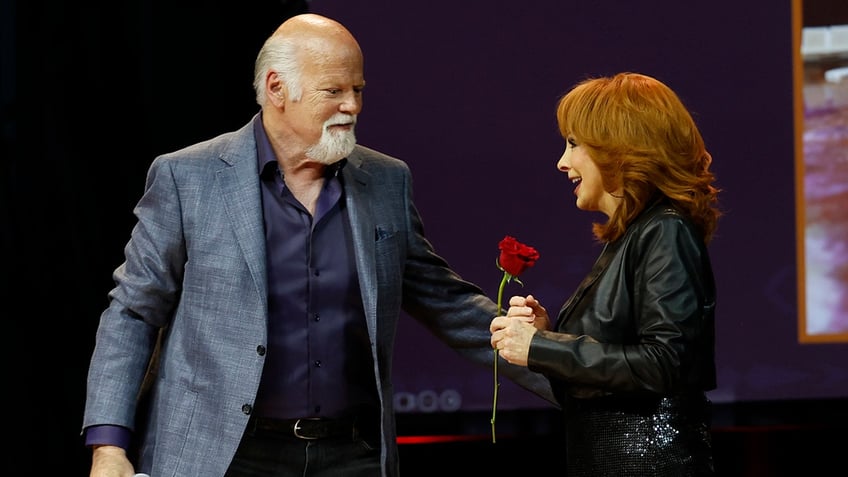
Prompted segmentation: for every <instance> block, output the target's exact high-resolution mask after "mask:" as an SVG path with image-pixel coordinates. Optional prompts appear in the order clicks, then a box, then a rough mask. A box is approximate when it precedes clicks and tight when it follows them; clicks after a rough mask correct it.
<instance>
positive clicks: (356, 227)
mask: <svg viewBox="0 0 848 477" xmlns="http://www.w3.org/2000/svg"><path fill="white" fill-rule="evenodd" d="M342 178H343V179H344V187H345V205H346V206H347V213H348V218H349V220H350V229H351V235H352V236H353V250H354V254H355V255H356V272H357V274H358V275H359V288H360V293H361V294H362V305H363V307H364V309H365V320H366V322H367V324H368V333H369V334H370V335H371V338H372V339H375V340H376V338H377V269H376V264H375V263H376V261H375V258H374V253H375V248H374V240H375V236H374V234H375V224H374V219H373V217H374V215H373V214H372V213H371V205H370V201H371V199H372V197H371V195H372V194H371V191H370V190H369V180H370V176H369V174H368V173H367V172H365V171H364V170H362V161H361V160H360V159H359V158H357V157H356V156H355V153H354V155H352V156H351V157H349V158H348V164H347V165H346V166H345V167H344V168H343V169H342Z"/></svg>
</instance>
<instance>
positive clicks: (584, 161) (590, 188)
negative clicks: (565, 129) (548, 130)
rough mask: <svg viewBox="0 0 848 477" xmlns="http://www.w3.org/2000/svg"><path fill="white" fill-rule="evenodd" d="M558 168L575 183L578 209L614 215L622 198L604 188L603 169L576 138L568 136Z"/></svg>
mask: <svg viewBox="0 0 848 477" xmlns="http://www.w3.org/2000/svg"><path fill="white" fill-rule="evenodd" d="M557 169H559V170H560V171H561V172H565V173H566V174H568V178H569V179H570V180H571V183H572V184H574V185H575V188H574V195H576V196H577V208H578V209H580V210H588V211H599V212H603V213H604V214H606V215H607V216H608V217H609V216H612V214H613V212H615V209H616V207H617V206H618V201H620V200H621V199H619V198H616V197H613V196H612V195H611V194H610V193H608V192H606V191H605V190H604V182H603V179H602V178H601V171H600V170H599V169H598V166H597V165H596V164H595V161H593V160H592V158H591V157H589V153H588V151H587V150H586V148H585V147H580V144H578V143H577V142H576V141H575V140H574V139H572V138H568V140H566V143H565V151H563V153H562V157H560V158H559V162H557Z"/></svg>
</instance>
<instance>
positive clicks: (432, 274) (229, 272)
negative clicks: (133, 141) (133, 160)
mask: <svg viewBox="0 0 848 477" xmlns="http://www.w3.org/2000/svg"><path fill="white" fill-rule="evenodd" d="M257 120H259V119H258V115H257V116H256V117H254V121H257ZM342 174H343V183H344V189H345V192H344V197H345V200H346V206H347V211H348V214H349V218H350V224H351V229H352V230H351V232H352V237H353V244H354V250H355V256H356V271H357V273H358V276H359V284H360V289H361V290H362V302H363V304H364V308H365V316H366V319H367V324H368V333H369V336H370V338H371V343H372V346H371V351H372V357H373V360H374V363H375V368H374V375H375V377H376V380H377V385H378V388H379V389H378V391H379V397H380V402H381V404H382V433H381V438H382V449H383V452H382V459H383V468H384V472H383V474H384V475H385V476H397V475H398V454H397V444H396V441H395V440H396V431H395V416H394V408H393V405H392V401H393V389H392V379H391V376H392V355H393V352H394V351H393V348H394V338H395V330H396V327H397V321H398V318H399V316H400V311H401V308H403V310H405V311H406V312H407V313H408V314H409V315H410V316H413V317H415V318H416V319H417V320H418V321H420V322H421V323H422V324H423V325H424V326H425V327H426V328H428V329H429V330H431V331H432V332H433V333H434V334H435V335H436V336H438V337H439V338H440V339H441V340H442V341H444V342H445V343H446V344H447V345H449V346H451V347H452V348H454V349H456V350H457V351H458V352H459V353H461V354H463V355H465V356H466V357H468V358H470V359H471V360H473V361H475V362H478V363H480V364H481V365H487V366H489V367H491V364H492V363H491V361H492V348H491V346H490V344H489V338H490V334H489V331H488V326H489V322H490V321H491V319H492V317H493V316H495V308H496V305H495V304H494V303H493V302H492V301H491V300H489V299H488V298H487V297H486V296H484V295H483V293H482V292H481V290H480V289H478V288H477V287H476V286H474V285H472V284H470V283H468V282H465V281H463V280H462V279H460V277H458V276H457V275H456V274H455V273H454V272H452V271H451V270H450V269H449V268H448V266H447V264H446V263H445V261H444V260H443V259H442V258H440V257H439V256H438V255H437V254H436V253H435V252H434V250H433V249H432V247H431V245H430V243H429V242H428V241H427V240H426V239H425V237H424V236H423V229H422V224H421V219H420V217H419V215H418V213H417V211H416V209H415V206H414V205H413V200H412V184H411V176H410V172H409V169H408V167H407V166H406V164H405V163H403V162H401V161H400V160H398V159H395V158H392V157H389V156H386V155H384V154H381V153H379V152H377V151H374V150H371V149H368V148H366V147H362V146H357V147H356V149H355V150H354V151H353V153H352V154H350V156H349V157H348V164H347V165H346V166H345V167H344V168H343V169H342ZM260 200H261V199H260V183H259V171H258V170H257V158H256V143H255V140H254V135H253V123H252V122H251V123H249V124H247V125H246V126H244V127H242V128H241V129H240V130H238V131H235V132H231V133H227V134H223V135H221V136H219V137H217V138H214V139H212V140H209V141H206V142H203V143H200V144H196V145H193V146H190V147H187V148H185V149H182V150H180V151H177V152H174V153H170V154H165V155H163V156H160V157H158V158H156V160H155V161H154V162H153V163H152V165H151V167H150V170H149V172H148V176H147V180H146V185H145V190H144V194H143V196H142V198H141V199H140V201H139V202H138V204H137V206H136V208H135V210H134V212H135V215H136V216H137V218H138V223H137V224H136V226H135V227H134V229H133V231H132V236H131V239H130V241H129V242H128V244H127V245H126V248H125V255H126V261H125V262H124V263H123V264H121V266H120V267H118V268H117V269H116V270H115V272H114V275H113V277H114V279H115V283H116V286H115V288H113V289H112V290H111V291H110V293H109V299H110V302H109V306H108V308H107V309H106V310H105V311H104V312H103V314H102V315H101V318H100V324H99V328H98V331H97V342H96V346H95V349H94V353H93V356H92V361H91V367H90V370H89V375H88V390H87V397H86V403H85V414H84V419H83V428H85V427H87V426H92V425H98V424H113V425H120V426H124V427H127V428H129V429H133V430H135V431H136V433H137V434H138V433H140V434H141V436H140V439H141V440H140V449H141V452H140V459H139V462H137V463H136V471H137V472H146V473H148V474H150V475H151V476H153V477H172V476H173V477H189V476H202V477H216V476H223V475H224V473H225V471H226V469H227V466H228V465H229V463H230V460H231V459H232V457H233V455H234V454H235V452H236V448H237V447H238V444H239V440H240V439H241V436H242V433H243V431H244V430H245V426H246V424H247V421H248V418H249V414H250V411H251V406H252V405H253V402H254V399H255V397H256V393H257V389H258V387H259V379H260V376H261V375H262V366H263V363H264V356H263V354H264V353H262V350H263V347H264V346H266V345H267V335H266V330H267V324H266V321H267V318H268V316H267V296H266V289H267V283H266V282H267V273H266V267H265V233H264V229H263V224H262V205H261V203H260ZM160 330H164V332H163V333H164V334H163V340H162V342H161V349H160V355H159V363H160V364H159V366H158V371H157V373H156V375H155V379H154V381H153V384H152V386H151V389H150V395H149V399H150V401H149V402H150V407H149V410H148V411H146V413H145V415H147V416H149V420H147V421H146V423H145V422H137V421H136V411H137V409H136V403H137V397H138V395H139V392H140V389H141V388H142V382H143V381H144V378H145V375H146V371H147V368H148V363H149V360H150V358H151V356H152V355H153V352H154V348H155V347H156V344H157V337H158V335H159V332H160ZM498 369H499V370H500V371H502V373H503V374H504V375H506V376H508V377H510V378H511V379H513V380H515V381H516V382H517V383H518V384H520V385H522V386H524V387H526V388H528V389H530V390H532V391H534V392H536V393H537V394H540V395H542V396H543V397H545V398H546V399H548V400H549V401H551V402H553V397H552V395H551V394H550V386H549V384H548V382H547V380H546V379H544V378H543V377H542V376H541V375H538V374H535V373H532V372H530V371H528V370H527V369H526V368H522V367H517V366H512V365H509V364H507V363H506V362H505V361H503V360H501V362H500V363H499V367H498ZM137 437H138V436H137Z"/></svg>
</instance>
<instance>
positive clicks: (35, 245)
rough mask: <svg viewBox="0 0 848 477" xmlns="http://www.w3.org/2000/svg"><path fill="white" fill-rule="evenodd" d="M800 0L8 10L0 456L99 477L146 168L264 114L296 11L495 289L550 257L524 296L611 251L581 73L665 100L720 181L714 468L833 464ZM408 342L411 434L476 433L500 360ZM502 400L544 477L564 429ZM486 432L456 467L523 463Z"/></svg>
mask: <svg viewBox="0 0 848 477" xmlns="http://www.w3.org/2000/svg"><path fill="white" fill-rule="evenodd" d="M807 3H808V4H809V3H810V1H809V0H808V2H807ZM837 3H838V2H837ZM791 4H792V2H791V1H789V0H786V1H782V2H776V1H773V0H750V1H746V2H736V1H729V0H720V1H712V2H679V1H672V0H657V1H643V2H585V1H583V2H581V1H571V0H563V1H542V2H518V1H473V0H472V1H467V2H447V3H440V2H436V3H434V2H398V1H390V0H370V1H367V2H362V1H355V0H313V1H311V2H297V1H282V0H277V1H258V0H242V1H240V2H216V1H211V2H210V1H206V2H200V1H185V0H181V1H165V0H156V1H146V2H131V3H128V4H124V3H121V2H114V3H113V4H107V5H97V6H95V5H93V4H92V5H88V4H87V3H80V2H63V1H57V0H53V1H48V2H21V1H15V0H0V38H2V50H0V61H2V63H0V80H2V83H0V86H1V87H0V95H2V115H3V123H2V130H0V133H2V149H0V154H2V160H0V164H2V168H3V183H2V201H0V212H2V217H3V218H4V219H5V220H3V226H2V231H3V232H2V238H3V248H4V251H5V255H6V258H5V260H4V267H3V269H4V273H3V274H2V283H0V289H2V290H3V294H4V297H5V298H6V299H5V300H4V301H5V303H6V307H5V308H4V312H3V316H4V318H5V321H6V323H7V327H6V331H7V333H6V335H5V340H6V341H7V343H8V345H7V346H6V347H5V350H6V353H5V356H6V359H5V360H4V361H5V363H6V365H5V369H6V372H7V373H8V374H9V377H10V378H11V379H10V380H9V382H7V387H6V389H7V402H9V403H10V405H7V406H8V407H7V409H8V410H7V414H8V415H9V418H8V419H7V422H6V428H7V429H8V430H9V435H8V436H7V437H8V439H10V440H12V441H13V442H15V444H16V445H15V446H14V451H13V452H11V453H10V454H9V457H11V458H8V457H7V459H4V462H3V463H2V464H0V469H2V468H5V467H9V468H10V469H12V468H14V469H17V470H16V471H15V472H16V473H15V475H38V476H45V475H59V474H60V473H62V472H65V474H62V475H87V467H88V458H89V456H88V452H87V451H86V450H84V449H83V448H82V443H81V440H80V438H79V426H80V423H81V415H82V407H83V396H84V391H85V373H86V366H87V362H88V358H89V356H90V353H91V350H92V347H93V340H94V332H95V329H96V326H97V321H98V317H99V314H100V312H101V311H102V309H103V308H104V307H105V306H106V293H107V292H108V290H109V289H110V288H111V286H112V282H111V276H110V275H111V271H112V270H113V269H114V268H115V267H116V266H117V265H118V264H120V262H121V260H122V252H123V250H122V249H123V246H124V244H125V243H126V240H127V238H128V236H129V232H130V229H131V227H132V224H133V216H132V208H133V206H134V204H135V201H136V200H137V199H138V198H139V196H140V193H141V191H142V187H143V181H144V175H145V172H146V170H147V167H148V165H149V164H150V162H151V161H152V159H153V157H155V156H156V155H157V154H160V153H164V152H168V151H171V150H174V149H176V148H179V147H182V146H185V145H188V144H190V143H193V142H196V141H199V140H202V139H206V138H209V137H211V136H213V135H217V134H219V133H222V132H225V131H229V130H232V129H235V128H238V127H240V126H242V125H243V124H245V123H246V122H247V121H248V120H249V119H250V118H251V116H252V115H253V114H254V113H255V112H256V110H257V106H256V105H255V102H254V99H253V97H254V94H253V90H252V86H251V83H252V73H253V60H254V58H255V55H256V52H257V51H258V49H259V47H260V46H261V44H262V41H263V40H264V39H265V37H266V36H267V35H268V34H269V33H270V32H271V31H273V29H274V28H276V26H277V25H278V24H279V23H281V22H282V21H283V19H284V18H286V17H287V16H289V15H291V14H294V13H298V12H301V11H306V10H309V11H312V12H315V13H321V14H325V15H328V16H330V17H333V18H336V19H338V20H340V21H341V22H342V23H344V24H345V25H346V26H348V28H349V29H350V30H351V31H352V32H353V33H354V35H355V36H356V37H357V38H358V39H359V41H360V44H361V46H362V48H363V50H364V52H365V59H366V61H365V68H366V79H367V82H368V87H367V89H366V94H365V109H364V111H363V114H362V115H361V117H360V124H359V126H358V129H357V133H358V137H359V140H360V143H362V144H365V145H368V146H371V147H375V148H377V149H380V150H382V151H384V152H386V153H389V154H392V155H395V156H397V157H399V158H402V159H404V160H405V161H407V162H408V163H409V165H410V167H411V168H412V170H413V173H414V177H415V188H416V199H417V205H418V207H419V209H420V211H421V213H422V215H423V217H424V225H425V227H426V230H427V233H428V235H429V237H430V239H431V241H432V242H433V243H434V245H435V246H436V248H437V250H439V251H440V252H441V254H442V255H443V256H445V257H446V258H447V259H448V261H449V262H450V263H451V264H452V265H453V266H454V268H455V269H456V270H457V271H458V272H459V273H460V274H462V275H463V276H464V277H465V278H467V279H469V280H471V281H473V282H475V283H477V284H479V285H480V286H481V287H483V288H484V289H485V290H486V291H487V293H489V294H490V296H492V297H494V296H495V294H496V291H497V285H498V282H499V279H500V272H499V271H498V270H497V269H496V268H495V264H494V261H495V258H496V256H497V252H498V250H497V243H498V241H499V240H500V239H501V238H502V237H503V236H504V235H507V234H509V235H514V236H516V237H517V238H518V239H519V240H521V241H523V242H525V243H528V244H531V245H533V246H535V247H536V248H537V249H538V250H539V251H540V253H541V258H540V260H539V262H538V263H537V265H536V266H535V267H533V268H531V269H530V270H528V271H527V272H526V273H525V275H524V276H523V277H522V278H523V280H524V282H525V284H526V289H521V288H520V287H518V286H517V285H514V284H511V285H508V287H507V290H506V293H507V295H510V294H518V293H525V292H532V293H533V294H534V295H536V296H537V297H539V298H540V299H542V300H543V302H544V303H545V304H546V305H547V307H548V309H549V310H552V311H553V310H557V309H558V308H559V306H560V304H561V303H562V302H563V301H564V300H565V299H566V298H567V297H568V295H569V294H570V293H571V291H572V290H573V289H574V288H575V287H576V285H577V283H578V282H579V281H580V279H582V277H583V275H584V274H585V273H586V271H587V270H588V269H589V267H590V266H591V263H592V262H593V261H594V259H595V257H596V256H597V254H598V252H599V248H598V247H597V245H595V244H594V243H593V241H592V236H591V232H590V224H591V222H592V221H593V220H599V219H601V217H598V216H591V215H590V214H587V213H584V212H582V211H578V210H577V209H576V208H575V206H574V199H573V195H572V186H571V184H570V183H569V182H568V181H567V180H566V177H565V175H564V174H561V173H559V172H557V171H556V169H555V163H556V160H557V159H558V158H559V156H560V154H561V152H562V147H563V143H562V140H561V138H560V137H559V134H558V131H557V128H556V122H555V117H554V108H555V105H556V101H557V99H558V98H559V97H560V96H561V95H562V94H564V93H565V92H566V91H567V89H568V88H569V87H570V86H571V85H572V84H574V83H575V82H577V81H579V80H581V79H583V78H585V77H587V76H594V75H606V74H613V73H616V72H619V71H623V70H631V71H639V72H642V73H646V74H650V75H653V76H655V77H658V78H659V79H661V80H663V81H664V82H666V83H667V84H669V85H670V86H671V87H672V88H674V89H675V90H676V91H677V92H678V93H679V94H680V95H681V97H682V98H683V100H684V101H685V102H686V103H687V105H688V106H689V107H690V109H691V110H692V111H693V112H694V114H695V117H696V120H697V121H698V123H699V125H700V126H701V129H702V132H703V134H704V137H705V140H706V142H707V145H708V148H709V150H710V152H711V153H712V155H713V157H714V161H715V162H714V168H715V172H716V174H717V177H718V182H719V186H720V187H721V188H722V189H723V193H722V195H721V201H722V207H723V209H724V211H725V213H726V215H725V216H724V217H723V219H722V221H721V223H720V228H719V231H718V235H717V237H716V239H715V241H714V242H713V244H712V245H711V253H712V254H713V259H714V266H715V272H716V276H717V280H718V287H719V305H718V312H717V333H718V336H717V348H718V353H717V362H718V370H719V376H718V379H719V387H718V389H716V390H715V391H714V392H712V393H711V398H712V399H713V400H714V401H715V402H716V404H717V415H716V417H717V420H716V431H717V449H718V450H720V452H719V461H720V462H722V464H723V465H725V469H727V470H728V472H725V474H724V475H732V474H733V473H734V472H737V471H738V472H739V474H738V475H779V471H778V469H781V470H783V471H786V470H787V469H800V468H801V467H800V464H793V465H797V466H799V467H793V465H789V464H788V463H789V462H790V456H794V455H797V454H799V453H800V454H804V455H806V454H812V457H810V456H807V457H805V462H806V463H805V467H803V468H804V469H807V470H810V469H811V468H814V466H815V465H817V463H818V464H820V463H822V462H828V460H829V459H835V458H836V457H834V456H832V455H830V454H829V452H831V451H833V450H836V447H835V446H834V444H833V443H834V442H837V443H839V442H841V444H840V448H841V446H844V444H846V440H845V438H844V437H843V436H840V437H837V433H836V432H835V431H833V430H832V429H833V428H834V426H835V424H837V423H843V424H844V423H846V422H848V419H846V412H845V411H844V409H845V407H844V404H845V401H846V398H848V371H846V366H845V364H846V363H848V344H845V343H821V344H804V345H802V344H799V342H798V310H797V308H798V307H797V303H798V300H797V284H796V283H797V282H796V281H797V279H798V274H799V271H798V267H797V266H796V243H795V237H796V229H795V220H796V219H795V188H794V184H795V178H794V172H793V171H794V160H795V157H794V151H795V142H794V141H795V132H794V126H793V114H794V113H793V102H792V101H793V71H792V61H793V48H792V36H791V32H792V16H791ZM843 23H848V20H844V21H843ZM398 341H399V342H398V350H399V354H398V356H397V363H396V366H395V367H396V370H397V376H396V381H395V388H396V389H397V392H398V395H397V396H396V400H397V404H398V407H399V409H400V410H401V411H402V412H401V415H400V416H399V430H400V431H401V434H402V435H403V436H406V437H409V436H417V435H425V434H426V435H431V434H453V435H459V436H465V438H470V439H474V438H476V437H479V436H483V437H484V438H485V437H486V433H487V432H488V425H489V417H490V411H491V403H492V379H491V374H490V371H489V370H487V369H481V368H478V367H474V366H472V365H470V364H469V363H466V362H464V361H462V360H461V359H459V358H458V357H457V356H456V355H455V354H454V353H453V352H452V351H450V350H449V349H447V348H446V347H445V346H443V345H441V344H440V343H438V342H437V341H436V340H435V339H433V338H432V337H431V336H429V335H428V334H426V332H425V331H424V330H423V329H422V328H420V327H419V326H418V325H417V324H416V323H414V322H413V321H412V320H405V323H404V324H403V326H402V327H401V330H400V332H399V336H398ZM499 409H500V410H501V411H502V412H501V414H500V417H499V422H502V425H500V426H499V428H500V429H501V432H503V436H504V439H503V443H501V442H500V441H499V444H498V446H500V448H501V449H503V448H504V447H505V446H510V445H513V446H514V449H515V450H518V451H520V452H517V453H516V456H515V459H516V462H521V467H520V469H521V470H524V471H532V467H531V466H532V465H537V464H530V463H528V462H527V461H528V460H538V459H537V458H535V457H531V453H533V452H538V451H540V450H541V451H544V453H545V455H547V456H550V455H551V451H553V452H556V446H557V445H558V444H560V439H561V438H560V436H559V435H558V422H557V421H556V419H557V418H556V414H555V412H554V411H553V409H552V408H550V407H549V406H548V405H547V404H546V403H544V402H543V401H541V400H539V399H538V398H536V397H535V396H532V395H530V394H528V393H526V392H524V391H522V390H520V389H518V388H516V387H514V386H513V385H512V384H511V383H509V382H502V388H501V395H500V399H499ZM764 429H766V430H775V429H776V430H777V431H778V432H777V434H775V433H769V434H764V432H765V431H763V430H764ZM802 430H803V431H810V433H809V434H808V433H801V431H802ZM21 434H23V435H21ZM743 434H744V436H746V437H740V436H742V435H743ZM752 435H753V436H755V437H750V436H752ZM775 436H777V437H775ZM407 442H411V440H410V441H407ZM446 445H447V444H433V445H432V446H431V447H415V446H404V450H403V452H404V453H406V456H407V457H408V459H405V460H404V461H403V462H404V469H405V471H406V472H407V474H406V475H413V474H415V471H416V470H417V471H418V474H424V473H425V470H426V469H429V467H428V465H430V466H432V465H434V464H433V463H434V462H437V461H441V462H443V460H441V458H442V456H445V455H446V454H448V453H449V452H450V450H449V449H448V448H447V447H439V446H446ZM478 445H479V447H473V446H472V447H465V448H464V449H463V451H462V452H463V453H464V456H465V457H464V460H463V461H462V462H463V463H461V464H459V469H456V470H463V469H467V470H468V471H469V472H471V473H474V471H479V472H481V473H482V472H483V471H485V472H486V473H487V475H499V473H500V472H505V471H506V470H507V469H509V466H508V465H506V466H505V464H503V463H502V462H501V463H497V465H495V461H494V460H493V458H494V457H495V454H494V452H493V451H492V450H491V449H492V447H491V443H486V442H483V443H481V444H478ZM425 448H426V449H428V450H427V451H424V450H421V449H425ZM429 452H433V453H434V454H433V455H436V456H438V457H437V460H435V461H434V460H433V459H432V458H431V455H430V454H428V453H429ZM767 454H768V455H769V456H771V457H766V455H767ZM554 455H556V454H554ZM743 455H750V456H754V458H755V459H756V458H762V459H771V462H772V463H771V464H767V463H764V462H765V461H763V462H758V463H750V462H747V461H743V460H742V459H743V457H742V456H743ZM775 455H777V456H785V457H778V458H777V459H778V460H777V461H775ZM781 458H782V459H786V461H785V462H784V461H783V460H780V459H781ZM775 462H777V463H776V464H775ZM791 462H795V460H794V459H793V460H791ZM784 463H785V464H786V465H784ZM515 465H516V470H517V469H518V468H519V467H518V464H515ZM810 466H813V467H810ZM21 469H23V470H21ZM433 469H436V468H435V467H434V468H433ZM730 469H733V472H731V471H730ZM434 471H435V470H434ZM10 472H11V471H10ZM743 473H744V474H743ZM10 475H11V474H10ZM154 477H155V476H154Z"/></svg>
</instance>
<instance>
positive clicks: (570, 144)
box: [566, 138, 577, 149]
mask: <svg viewBox="0 0 848 477" xmlns="http://www.w3.org/2000/svg"><path fill="white" fill-rule="evenodd" d="M566 142H568V145H569V146H571V148H572V149H574V148H575V147H577V141H575V140H574V139H572V138H568V139H566Z"/></svg>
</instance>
